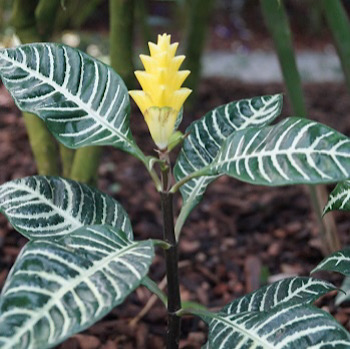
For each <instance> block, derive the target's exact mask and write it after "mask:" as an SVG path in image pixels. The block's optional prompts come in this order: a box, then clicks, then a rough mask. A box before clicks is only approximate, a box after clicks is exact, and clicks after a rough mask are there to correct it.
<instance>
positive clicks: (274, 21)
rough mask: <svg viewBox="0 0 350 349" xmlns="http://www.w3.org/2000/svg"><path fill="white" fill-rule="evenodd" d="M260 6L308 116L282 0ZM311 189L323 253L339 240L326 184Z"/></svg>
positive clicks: (299, 110) (297, 106)
mask: <svg viewBox="0 0 350 349" xmlns="http://www.w3.org/2000/svg"><path fill="white" fill-rule="evenodd" d="M331 1H334V0H331ZM261 8H262V12H263V16H264V19H265V22H266V25H267V28H268V30H269V32H270V34H271V36H272V39H273V42H274V45H275V48H276V51H277V55H278V59H279V62H280V66H281V70H282V74H283V77H284V81H285V84H286V88H287V92H288V96H289V98H290V101H291V104H292V108H293V110H294V113H295V114H296V115H298V116H302V117H305V116H306V105H305V100H304V95H303V90H302V84H301V79H300V75H299V71H298V68H297V64H296V59H295V55H294V50H293V42H292V33H291V30H290V26H289V21H288V17H287V14H286V11H285V8H284V5H283V2H282V1H279V0H261ZM309 190H310V195H311V201H312V204H313V207H314V211H315V214H316V216H317V218H318V221H319V226H320V234H321V237H322V239H323V249H324V253H325V254H329V253H330V252H334V251H337V250H339V249H340V242H339V237H338V234H337V229H336V225H335V222H334V218H333V216H331V215H327V216H326V217H325V219H324V220H322V209H323V207H324V204H325V203H326V199H327V197H328V194H327V190H326V188H325V187H324V186H309Z"/></svg>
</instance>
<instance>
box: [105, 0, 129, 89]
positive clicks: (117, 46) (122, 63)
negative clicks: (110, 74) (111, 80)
mask: <svg viewBox="0 0 350 349" xmlns="http://www.w3.org/2000/svg"><path fill="white" fill-rule="evenodd" d="M133 18H134V0H109V22H110V34H109V41H110V57H111V66H112V67H113V68H114V69H115V71H116V72H117V73H118V74H119V75H120V76H121V77H122V79H123V80H124V82H125V83H126V85H127V87H128V88H129V89H131V88H132V87H133V86H134V85H135V78H134V65H133V63H132V61H133V60H132V58H133V57H132V42H133Z"/></svg>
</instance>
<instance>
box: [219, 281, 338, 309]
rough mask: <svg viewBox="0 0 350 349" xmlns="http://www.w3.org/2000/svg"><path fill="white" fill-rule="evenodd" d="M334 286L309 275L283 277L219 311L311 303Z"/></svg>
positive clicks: (333, 288)
mask: <svg viewBox="0 0 350 349" xmlns="http://www.w3.org/2000/svg"><path fill="white" fill-rule="evenodd" d="M333 290H335V287H334V286H333V285H332V284H330V283H329V282H326V281H323V280H317V279H313V278H310V277H294V278H288V279H283V280H281V281H277V282H274V283H273V284H271V285H267V286H264V287H261V288H259V289H258V290H257V291H255V292H253V293H250V294H247V295H245V296H243V297H240V298H238V299H236V300H234V301H233V302H232V303H230V304H228V305H226V306H225V307H224V308H223V309H221V311H220V312H222V313H227V314H238V313H243V312H247V311H250V312H251V311H267V310H271V309H273V308H274V307H276V306H278V305H280V304H282V303H284V304H287V303H288V304H293V303H297V304H301V303H303V304H311V303H313V302H315V301H316V300H317V299H318V298H320V297H321V296H323V295H325V294H327V293H328V292H330V291H333Z"/></svg>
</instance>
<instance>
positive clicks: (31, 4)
mask: <svg viewBox="0 0 350 349" xmlns="http://www.w3.org/2000/svg"><path fill="white" fill-rule="evenodd" d="M37 5H38V1H37V0H15V1H14V3H13V13H12V20H11V22H12V24H13V26H14V27H15V29H16V34H17V35H18V37H19V39H20V40H21V42H22V43H30V42H37V41H40V36H39V33H38V31H37V28H36V19H35V15H34V14H35V9H36V7H37ZM23 118H24V121H25V125H26V128H27V133H28V137H29V142H30V146H31V148H32V151H33V154H34V158H35V161H36V164H37V168H38V173H39V174H43V175H58V174H59V166H58V162H57V148H56V143H55V141H54V139H53V137H52V136H51V134H50V132H49V131H48V130H47V128H46V126H45V124H44V122H43V121H42V120H40V119H39V118H38V117H37V116H35V115H33V114H29V113H23Z"/></svg>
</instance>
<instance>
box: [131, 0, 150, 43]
mask: <svg viewBox="0 0 350 349" xmlns="http://www.w3.org/2000/svg"><path fill="white" fill-rule="evenodd" d="M135 5H136V6H135V7H136V8H135V12H136V21H137V23H138V24H139V27H140V29H141V32H142V33H141V34H142V38H143V42H144V46H145V50H148V42H150V41H153V39H154V38H153V35H152V30H151V27H150V25H149V23H148V9H147V4H146V1H145V0H137V1H136V3H135Z"/></svg>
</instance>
